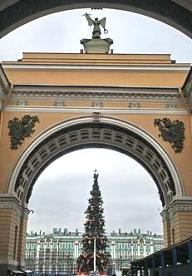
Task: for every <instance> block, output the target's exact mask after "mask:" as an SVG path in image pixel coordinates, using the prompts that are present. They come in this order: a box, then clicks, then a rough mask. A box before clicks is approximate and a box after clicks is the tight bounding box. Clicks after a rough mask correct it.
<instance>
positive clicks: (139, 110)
mask: <svg viewBox="0 0 192 276" xmlns="http://www.w3.org/2000/svg"><path fill="white" fill-rule="evenodd" d="M5 111H8V112H30V113H32V112H35V113H37V112H40V113H43V112H45V113H46V112H48V113H77V112H78V113H90V112H102V113H114V114H116V113H118V114H171V115H187V114H189V112H188V111H187V110H182V109H176V108H175V109H170V108H164V109H163V108H162V109H159V108H129V107H127V108H110V107H108V108H106V107H101V108H95V107H83V108H81V107H66V106H63V107H55V106H49V107H47V106H39V107H30V106H17V105H14V106H12V105H8V106H6V107H5Z"/></svg>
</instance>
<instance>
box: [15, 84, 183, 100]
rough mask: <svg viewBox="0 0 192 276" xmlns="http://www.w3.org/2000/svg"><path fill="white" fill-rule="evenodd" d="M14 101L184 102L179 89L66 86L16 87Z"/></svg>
mask: <svg viewBox="0 0 192 276" xmlns="http://www.w3.org/2000/svg"><path fill="white" fill-rule="evenodd" d="M12 99H15V100H20V99H22V100H30V101H31V100H32V101H37V100H40V99H43V100H44V99H49V100H102V101H105V100H106V101H109V100H112V101H128V102H134V101H136V102H138V101H141V100H143V99H145V100H147V101H152V102H161V101H162V102H165V101H166V102H167V101H173V100H174V103H178V102H182V99H181V98H180V94H179V90H178V89H177V88H171V87H170V88H144V87H69V86H68V87H65V86H43V85H42V86H38V85H37V86H30V85H23V86H18V85H17V86H14V87H13V90H12Z"/></svg>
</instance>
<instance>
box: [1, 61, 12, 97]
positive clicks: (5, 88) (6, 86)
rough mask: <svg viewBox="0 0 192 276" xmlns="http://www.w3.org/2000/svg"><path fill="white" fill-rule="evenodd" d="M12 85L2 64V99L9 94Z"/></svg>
mask: <svg viewBox="0 0 192 276" xmlns="http://www.w3.org/2000/svg"><path fill="white" fill-rule="evenodd" d="M9 89H10V83H9V81H8V79H7V77H6V75H5V72H4V70H3V68H2V66H1V64H0V98H2V97H3V96H4V95H5V94H7V93H8V92H9Z"/></svg>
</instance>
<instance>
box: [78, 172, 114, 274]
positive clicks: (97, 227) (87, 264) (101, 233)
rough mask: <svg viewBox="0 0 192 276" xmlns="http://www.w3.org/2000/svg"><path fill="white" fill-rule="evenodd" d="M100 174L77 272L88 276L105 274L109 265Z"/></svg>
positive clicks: (89, 210)
mask: <svg viewBox="0 0 192 276" xmlns="http://www.w3.org/2000/svg"><path fill="white" fill-rule="evenodd" d="M98 176H99V175H98V173H97V172H96V171H95V173H94V183H93V187H92V191H91V192H90V194H91V198H90V199H89V200H88V202H89V204H88V208H87V210H86V211H85V214H86V222H85V224H84V226H85V233H84V234H83V239H82V253H81V255H80V256H79V258H78V259H77V272H78V273H79V274H81V273H83V274H88V273H89V272H90V271H99V273H104V272H106V271H107V268H108V265H109V257H110V255H109V253H108V252H107V247H108V240H107V237H106V235H105V220H104V216H103V207H102V204H103V201H102V197H101V192H100V190H99V185H98Z"/></svg>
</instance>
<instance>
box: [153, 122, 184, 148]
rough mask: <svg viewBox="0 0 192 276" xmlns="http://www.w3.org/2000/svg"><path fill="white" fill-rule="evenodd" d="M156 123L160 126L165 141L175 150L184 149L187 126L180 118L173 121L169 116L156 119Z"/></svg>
mask: <svg viewBox="0 0 192 276" xmlns="http://www.w3.org/2000/svg"><path fill="white" fill-rule="evenodd" d="M154 125H155V126H157V127H158V128H159V131H160V132H161V134H159V137H162V138H163V140H164V141H166V142H169V143H170V144H171V145H172V148H173V149H174V151H175V152H181V151H182V149H183V144H184V139H185V135H184V132H185V127H184V123H183V122H182V121H179V120H174V121H171V120H170V119H168V118H163V119H155V120H154Z"/></svg>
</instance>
